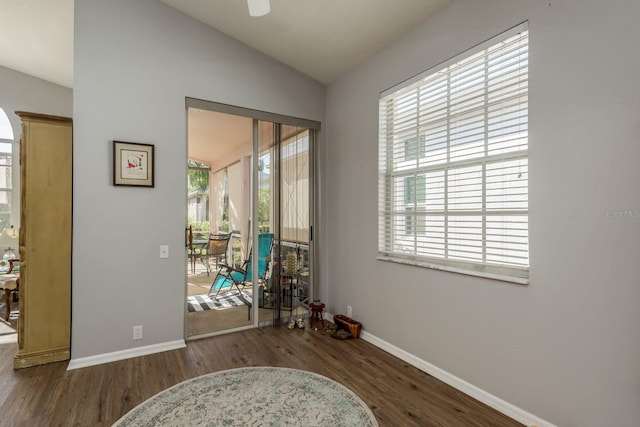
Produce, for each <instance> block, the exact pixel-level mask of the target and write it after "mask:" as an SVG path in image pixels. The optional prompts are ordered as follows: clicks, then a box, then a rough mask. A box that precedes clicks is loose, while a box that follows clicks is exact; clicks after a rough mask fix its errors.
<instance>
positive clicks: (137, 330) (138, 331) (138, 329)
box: [133, 325, 142, 340]
mask: <svg viewBox="0 0 640 427" xmlns="http://www.w3.org/2000/svg"><path fill="white" fill-rule="evenodd" d="M133 339H134V340H141V339H142V325H138V326H134V327H133Z"/></svg>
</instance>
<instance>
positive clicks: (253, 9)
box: [247, 0, 271, 16]
mask: <svg viewBox="0 0 640 427" xmlns="http://www.w3.org/2000/svg"><path fill="white" fill-rule="evenodd" d="M269 1H270V0H247V4H248V5H249V15H250V16H263V15H266V14H267V13H269V12H271V4H270V3H269Z"/></svg>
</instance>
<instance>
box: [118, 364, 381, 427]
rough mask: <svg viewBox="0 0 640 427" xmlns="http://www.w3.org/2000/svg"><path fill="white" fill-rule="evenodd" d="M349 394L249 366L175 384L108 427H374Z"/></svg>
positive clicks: (321, 380) (297, 375) (319, 379)
mask: <svg viewBox="0 0 640 427" xmlns="http://www.w3.org/2000/svg"><path fill="white" fill-rule="evenodd" d="M377 425H378V422H377V421H376V418H375V416H374V415H373V412H371V410H370V409H369V408H368V407H367V405H366V404H365V403H364V402H363V401H362V400H361V399H360V398H359V397H358V396H357V395H356V394H355V393H353V392H352V391H351V390H349V389H348V388H347V387H345V386H343V385H342V384H340V383H337V382H335V381H333V380H331V379H329V378H327V377H324V376H322V375H318V374H316V373H313V372H307V371H300V370H297V369H289V368H273V367H252V368H239V369H230V370H227V371H220V372H215V373H213V374H208V375H203V376H201V377H197V378H193V379H191V380H187V381H184V382H181V383H179V384H176V385H175V386H173V387H171V388H169V389H167V390H164V391H162V392H160V393H158V394H156V395H155V396H153V397H151V398H150V399H148V400H146V401H145V402H142V403H141V404H140V405H138V406H136V407H135V408H133V409H132V410H131V411H130V412H129V413H128V414H126V415H125V416H124V417H122V418H120V419H119V420H118V421H117V422H116V423H115V424H114V426H117V427H128V426H304V427H309V426H332V427H334V426H358V427H360V426H363V427H366V426H377Z"/></svg>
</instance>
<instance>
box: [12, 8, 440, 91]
mask: <svg viewBox="0 0 640 427" xmlns="http://www.w3.org/2000/svg"><path fill="white" fill-rule="evenodd" d="M161 1H163V2H164V3H166V4H168V5H170V6H172V7H174V8H176V9H178V10H180V11H182V12H184V13H186V14H188V15H191V16H193V17H195V18H196V19H198V20H200V21H202V22H204V23H206V24H208V25H210V26H212V27H213V28H216V29H218V30H219V31H221V32H223V33H225V34H227V35H229V36H231V37H233V38H235V39H238V40H240V41H241V42H243V43H245V44H247V45H249V46H251V47H252V48H254V49H256V50H258V51H260V52H263V53H264V54H266V55H268V56H270V57H272V58H275V59H277V60H278V61H280V62H282V63H284V64H287V65H289V66H290V67H292V68H294V69H296V70H298V71H300V72H302V73H304V74H306V75H308V76H310V77H312V78H314V79H316V80H318V81H320V82H322V83H325V84H327V83H330V82H332V81H333V80H334V79H335V78H336V77H338V76H339V75H340V74H342V73H343V72H345V71H347V70H348V69H350V68H351V67H353V66H354V65H355V64H357V63H358V62H360V61H362V60H363V59H365V58H366V57H367V56H369V55H371V54H372V53H374V52H375V51H376V50H378V49H380V48H381V47H383V46H385V45H386V44H388V43H390V42H391V41H392V40H393V39H395V38H397V37H398V36H400V35H401V34H403V33H404V32H406V31H407V30H409V29H410V28H412V27H413V26H414V25H416V24H418V23H419V22H421V21H422V20H424V19H425V18H426V17H427V16H428V15H429V14H431V13H433V12H434V11H435V10H437V9H438V8H439V7H441V6H442V5H443V4H445V3H446V2H448V1H449V0H271V13H270V14H268V15H265V16H262V17H256V18H253V17H250V16H249V10H248V7H247V2H246V1H245V0H161ZM73 3H74V1H73V0H20V1H18V0H0V10H1V11H2V13H1V15H0V16H2V27H1V29H0V65H2V66H4V67H7V68H11V69H14V70H17V71H20V72H22V73H25V74H29V75H32V76H35V77H39V78H41V79H44V80H48V81H51V82H54V83H57V84H60V85H63V86H66V87H69V88H72V87H73Z"/></svg>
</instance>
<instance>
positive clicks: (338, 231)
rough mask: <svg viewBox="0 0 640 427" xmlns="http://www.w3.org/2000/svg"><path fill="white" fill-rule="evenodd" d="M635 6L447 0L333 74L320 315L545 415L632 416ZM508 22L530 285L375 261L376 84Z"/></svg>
mask: <svg viewBox="0 0 640 427" xmlns="http://www.w3.org/2000/svg"><path fill="white" fill-rule="evenodd" d="M638 16H640V3H639V2H637V1H636V0H626V1H625V0H617V1H613V2H602V1H594V0H588V1H585V0H564V1H562V0H558V1H554V0H551V1H525V0H485V1H482V2H480V1H477V0H454V1H452V2H451V3H450V4H449V5H447V6H445V7H444V8H443V9H442V10H441V11H440V12H438V13H437V14H436V15H435V16H433V17H432V18H429V19H428V20H427V21H426V22H424V23H423V24H422V25H420V26H419V27H418V28H417V29H415V31H413V32H411V33H410V34H409V35H407V36H406V37H404V38H402V39H401V40H399V41H397V42H395V43H393V44H392V45H390V46H388V47H387V48H386V49H384V50H383V51H381V52H379V53H378V54H376V55H374V56H373V57H371V58H369V59H368V60H367V61H365V62H364V63H362V64H360V65H359V66H357V67H356V68H354V69H353V70H351V71H350V72H349V73H347V74H345V75H343V76H342V77H341V78H340V79H338V80H337V81H336V82H334V83H333V84H331V85H330V86H329V87H328V90H327V101H326V111H327V113H326V118H327V126H326V128H325V130H326V133H325V138H326V144H325V146H324V147H322V156H323V161H324V163H325V164H326V165H330V168H331V173H330V174H329V173H327V174H326V175H325V176H324V180H323V184H324V188H323V192H324V195H325V196H326V197H325V199H326V203H325V204H324V206H323V225H324V226H325V227H324V239H325V241H326V242H327V246H328V249H327V251H326V252H325V254H326V257H327V258H326V260H325V261H326V265H328V266H330V268H329V269H327V270H326V271H325V274H326V276H325V278H326V281H327V283H328V286H329V289H328V292H329V299H328V307H327V308H328V310H329V311H331V312H333V313H344V312H345V311H346V306H347V305H348V304H350V305H352V306H353V316H354V317H355V318H356V319H358V320H360V321H362V323H363V325H364V328H365V330H366V331H368V332H370V333H371V334H373V335H375V336H377V337H379V338H381V339H383V340H385V341H387V342H389V343H391V344H393V345H395V346H398V347H400V348H401V349H404V350H406V351H407V352H409V353H411V354H413V355H416V356H418V357H419V358H421V359H423V360H425V361H427V362H430V363H432V364H433V365H435V366H437V367H440V368H442V369H444V370H446V371H448V372H450V373H452V374H454V375H456V376H458V377H460V378H462V379H464V380H466V381H468V382H470V383H471V384H474V385H476V386H478V387H480V388H482V389H484V390H486V391H488V392H489V393H492V394H493V395H495V396H498V397H500V398H502V399H504V400H506V401H507V402H510V403H512V404H514V405H516V406H518V407H520V408H522V409H524V410H526V411H529V412H530V413H533V414H535V415H537V416H539V417H542V418H544V419H546V420H548V421H550V422H552V423H556V424H558V425H561V426H605V425H608V426H614V425H615V426H638V425H640V405H639V402H640V382H639V381H640V308H639V304H640V284H639V283H638V279H639V278H640V262H639V261H638V260H639V259H640V200H639V199H640V196H639V193H638V183H639V182H640V167H638V164H639V163H640V141H639V140H638V139H639V137H638V135H639V134H640V80H639V76H640V57H639V56H638V55H637V52H638V47H637V43H638V41H639V40H640V27H639V26H638V25H637V17H638ZM524 20H529V28H530V46H531V47H530V94H531V98H530V116H529V118H530V142H529V147H530V170H529V172H530V181H529V182H530V239H531V283H530V285H528V286H521V285H514V284H508V283H502V282H496V281H492V280H488V279H480V278H474V277H469V276H464V275H459V274H454V273H447V272H440V271H435V270H428V269H422V268H417V267H410V266H406V265H397V264H393V263H389V262H382V261H377V260H376V248H377V240H376V239H377V181H376V180H377V138H378V135H377V114H378V111H377V100H378V94H379V92H381V91H383V90H385V89H387V88H389V87H391V86H393V85H395V84H397V83H399V82H401V81H403V80H404V79H407V78H409V77H411V76H413V75H415V74H417V73H419V72H421V71H423V70H425V69H429V68H430V67H432V66H435V65H437V64H438V63H440V62H442V61H444V60H446V59H448V58H450V57H452V56H454V55H456V54H458V53H460V52H462V51H464V50H465V49H467V48H470V47H472V46H473V45H475V44H477V43H479V42H481V41H484V40H486V39H488V38H490V37H492V36H494V35H496V34H498V33H500V32H501V31H503V30H506V29H507V28H509V27H511V26H513V25H516V24H518V23H519V22H522V21H524ZM327 167H329V166H327ZM329 195H330V197H329ZM329 225H330V227H329Z"/></svg>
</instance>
